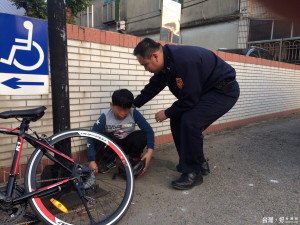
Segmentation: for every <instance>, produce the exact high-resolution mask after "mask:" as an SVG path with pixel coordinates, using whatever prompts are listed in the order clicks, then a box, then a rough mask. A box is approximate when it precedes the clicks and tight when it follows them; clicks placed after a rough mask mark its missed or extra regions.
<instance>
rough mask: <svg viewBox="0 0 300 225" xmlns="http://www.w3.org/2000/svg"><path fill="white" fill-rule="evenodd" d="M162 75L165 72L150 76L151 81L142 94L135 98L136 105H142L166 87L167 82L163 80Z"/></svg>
mask: <svg viewBox="0 0 300 225" xmlns="http://www.w3.org/2000/svg"><path fill="white" fill-rule="evenodd" d="M162 76H163V74H162V73H159V74H155V75H154V76H152V77H151V78H150V81H149V83H148V84H147V85H146V86H145V87H144V89H143V90H142V91H141V94H140V95H138V96H137V97H136V98H135V99H134V102H133V104H134V105H135V106H136V107H138V108H140V107H142V106H143V105H144V104H146V103H147V102H148V101H150V100H151V99H152V98H154V97H155V96H156V95H157V94H158V93H159V92H161V91H162V90H163V89H164V88H165V87H166V83H165V82H164V81H163V79H162Z"/></svg>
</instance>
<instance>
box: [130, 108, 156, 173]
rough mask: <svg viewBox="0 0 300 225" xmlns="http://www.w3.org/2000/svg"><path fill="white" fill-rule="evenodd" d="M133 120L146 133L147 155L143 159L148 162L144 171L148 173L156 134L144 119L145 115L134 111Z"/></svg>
mask: <svg viewBox="0 0 300 225" xmlns="http://www.w3.org/2000/svg"><path fill="white" fill-rule="evenodd" d="M133 118H134V120H135V122H136V123H137V125H138V126H139V128H140V129H141V130H142V131H144V132H145V133H146V137H147V153H146V154H145V155H143V157H142V160H145V161H146V163H145V169H144V170H145V171H146V170H147V168H148V167H149V164H150V161H151V158H152V154H153V150H154V132H153V129H152V127H151V126H150V124H149V123H148V122H147V121H146V119H145V118H144V117H143V115H142V114H141V113H140V112H139V111H137V110H136V109H134V111H133Z"/></svg>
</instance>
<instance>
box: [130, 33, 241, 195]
mask: <svg viewBox="0 0 300 225" xmlns="http://www.w3.org/2000/svg"><path fill="white" fill-rule="evenodd" d="M133 54H134V55H135V56H136V58H137V60H138V61H139V63H140V64H141V65H142V66H144V68H145V70H146V71H149V72H151V73H154V75H153V76H152V77H151V78H150V81H149V83H148V84H147V85H146V86H145V87H144V89H143V90H142V91H141V93H140V95H138V96H137V97H136V98H135V100H134V105H135V106H136V107H141V106H143V105H144V104H145V103H147V102H148V101H150V100H151V99H152V98H153V97H155V96H156V95H157V94H158V93H159V92H160V91H162V90H163V89H164V88H165V87H166V86H168V87H169V89H170V91H171V92H172V94H173V95H174V96H175V97H176V98H177V100H176V101H175V102H174V103H173V104H172V105H171V107H169V108H167V109H163V110H160V111H158V112H157V113H156V114H155V119H156V121H157V122H162V121H164V120H166V119H167V118H170V126H171V131H172V135H173V139H174V142H175V146H176V149H177V152H178V155H179V164H178V165H177V171H178V172H180V173H181V176H180V177H179V179H177V180H174V181H172V186H173V187H174V188H176V189H181V190H185V189H190V188H192V187H193V186H195V185H200V184H201V183H202V182H203V178H202V175H207V174H208V173H209V172H210V170H209V166H208V163H207V161H206V159H205V157H204V154H203V135H202V132H203V131H204V130H205V129H206V128H207V127H208V126H209V125H210V124H212V123H213V122H214V121H216V120H217V119H218V118H220V117H221V116H223V115H224V114H225V113H227V112H228V111H229V110H230V109H231V108H232V107H233V106H234V104H235V103H236V101H237V100H238V97H239V93H240V91H239V85H238V83H237V81H236V80H235V77H236V73H235V70H234V69H233V68H232V67H231V66H230V65H228V64H227V63H226V62H224V61H223V60H222V59H221V58H219V57H218V56H216V55H215V54H214V53H213V52H212V51H209V50H207V49H204V48H201V47H195V46H182V45H168V44H167V45H165V46H162V45H161V44H160V43H157V42H155V41H153V40H152V39H150V38H145V39H143V40H142V41H141V42H140V43H139V44H138V45H137V46H136V47H135V49H134V52H133Z"/></svg>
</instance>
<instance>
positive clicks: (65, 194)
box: [0, 106, 134, 225]
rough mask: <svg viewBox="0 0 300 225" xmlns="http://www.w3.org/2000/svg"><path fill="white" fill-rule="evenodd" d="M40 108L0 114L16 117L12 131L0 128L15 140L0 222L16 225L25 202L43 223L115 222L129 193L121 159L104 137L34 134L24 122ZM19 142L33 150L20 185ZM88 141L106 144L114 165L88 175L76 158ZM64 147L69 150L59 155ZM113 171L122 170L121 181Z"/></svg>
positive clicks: (0, 195) (1, 192) (0, 194)
mask: <svg viewBox="0 0 300 225" xmlns="http://www.w3.org/2000/svg"><path fill="white" fill-rule="evenodd" d="M45 110H46V107H44V106H42V107H38V108H33V109H28V110H15V111H5V112H2V113H0V118H2V119H8V118H16V119H17V120H18V121H20V123H21V125H20V126H19V127H18V128H16V129H12V128H5V127H0V133H2V134H4V135H14V136H17V137H18V138H17V144H16V148H15V153H14V157H13V162H12V167H11V172H10V175H9V179H8V182H7V184H5V185H4V186H2V187H0V224H2V225H4V224H5V225H7V224H16V223H17V222H20V221H21V219H22V218H23V217H24V216H26V215H27V216H29V215H30V214H27V212H26V206H27V203H28V202H29V204H30V206H31V209H32V211H33V212H34V214H35V215H36V216H37V217H38V218H39V219H40V220H41V221H42V222H43V224H59V225H68V224H115V223H116V222H118V221H119V220H120V219H121V218H122V217H123V216H124V214H125V213H126V211H127V210H128V208H129V206H130V204H131V201H132V197H133V192H134V177H133V172H132V168H131V166H130V163H129V161H128V159H127V158H126V155H125V154H124V152H123V151H122V150H121V149H120V148H119V147H118V146H117V145H116V144H115V143H114V142H113V141H111V140H110V139H109V138H107V137H106V136H104V135H102V134H99V133H95V132H92V131H87V130H80V129H73V130H67V131H62V132H59V133H57V134H54V135H53V136H51V137H46V135H41V136H39V134H38V133H37V132H36V131H34V130H33V129H31V128H30V127H29V124H30V122H34V121H37V120H39V119H40V118H42V117H43V115H44V113H45ZM28 130H30V131H31V132H32V133H33V134H34V135H35V136H36V137H34V136H32V135H31V134H28ZM24 140H25V141H26V142H28V143H29V144H30V145H32V146H33V147H35V150H34V152H33V153H32V154H31V156H30V159H29V161H28V164H27V167H26V173H25V177H24V184H23V185H24V187H23V185H20V184H18V183H17V182H18V180H17V179H16V177H17V171H18V166H19V160H20V156H21V152H22V148H23V145H24ZM88 140H93V141H95V142H97V143H103V144H104V145H106V148H105V149H107V150H109V151H110V153H109V154H111V152H113V153H114V154H115V158H116V164H117V165H118V166H117V167H115V168H114V170H110V171H109V172H107V173H105V174H101V173H98V174H96V175H94V173H93V172H92V171H91V170H90V169H89V168H88V166H87V165H86V163H87V161H86V160H84V159H82V158H84V157H79V156H80V155H82V151H84V150H85V149H86V145H87V143H89V142H88ZM68 146H69V147H70V148H68ZM67 149H70V150H71V152H69V153H68V154H65V153H63V152H66V150H67ZM104 154H105V153H104ZM79 160H81V161H82V162H80V161H79ZM118 167H119V168H120V167H122V169H123V170H125V176H124V174H123V175H122V178H119V177H116V174H118Z"/></svg>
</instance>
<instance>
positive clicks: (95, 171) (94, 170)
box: [89, 161, 98, 174]
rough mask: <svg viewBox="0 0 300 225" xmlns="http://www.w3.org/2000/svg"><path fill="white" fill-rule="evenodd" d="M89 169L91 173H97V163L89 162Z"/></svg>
mask: <svg viewBox="0 0 300 225" xmlns="http://www.w3.org/2000/svg"><path fill="white" fill-rule="evenodd" d="M89 168H90V170H91V171H93V173H94V174H97V173H98V166H97V163H96V162H95V161H90V163H89Z"/></svg>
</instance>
